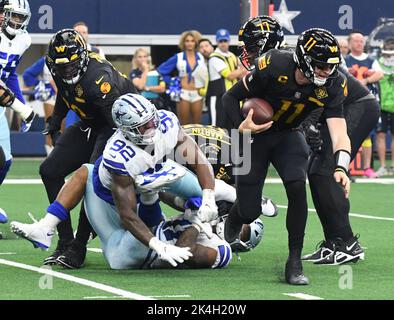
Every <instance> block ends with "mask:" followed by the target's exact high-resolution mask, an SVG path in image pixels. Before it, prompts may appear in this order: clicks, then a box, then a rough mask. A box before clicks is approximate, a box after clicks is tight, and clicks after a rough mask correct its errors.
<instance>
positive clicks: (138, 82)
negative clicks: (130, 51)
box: [129, 48, 166, 109]
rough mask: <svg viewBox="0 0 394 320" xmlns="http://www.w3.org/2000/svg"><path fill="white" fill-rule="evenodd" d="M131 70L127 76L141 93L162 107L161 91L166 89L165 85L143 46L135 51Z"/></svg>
mask: <svg viewBox="0 0 394 320" xmlns="http://www.w3.org/2000/svg"><path fill="white" fill-rule="evenodd" d="M131 63H132V67H133V70H131V72H130V75H129V78H130V80H131V81H132V82H133V84H134V86H135V87H136V88H137V89H138V90H139V91H141V94H142V95H143V96H144V97H145V98H147V99H149V100H150V101H151V102H152V103H153V104H154V105H155V106H156V108H158V109H163V108H164V102H163V99H162V98H161V97H160V94H161V93H164V92H165V91H166V85H165V82H164V80H163V78H162V77H161V75H160V74H159V73H158V72H157V71H156V70H155V69H154V67H153V65H152V62H151V56H150V54H149V52H148V51H147V50H145V49H144V48H139V49H137V50H136V51H135V53H134V56H133V60H132V61H131Z"/></svg>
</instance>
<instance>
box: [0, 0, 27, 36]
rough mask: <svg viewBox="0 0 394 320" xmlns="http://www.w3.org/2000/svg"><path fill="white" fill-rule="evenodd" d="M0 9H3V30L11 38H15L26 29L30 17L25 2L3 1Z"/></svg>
mask: <svg viewBox="0 0 394 320" xmlns="http://www.w3.org/2000/svg"><path fill="white" fill-rule="evenodd" d="M1 7H3V8H4V9H3V10H4V22H3V24H2V29H3V30H5V31H6V32H7V33H8V34H9V35H11V36H16V35H18V34H21V33H22V32H24V31H25V30H26V29H27V26H28V24H29V21H30V17H31V11H30V6H29V2H27V0H4V1H1V3H0V8H1Z"/></svg>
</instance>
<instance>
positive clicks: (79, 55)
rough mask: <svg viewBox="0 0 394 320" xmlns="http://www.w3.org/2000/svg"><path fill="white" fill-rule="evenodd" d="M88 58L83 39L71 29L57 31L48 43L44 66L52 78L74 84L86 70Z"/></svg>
mask: <svg viewBox="0 0 394 320" xmlns="http://www.w3.org/2000/svg"><path fill="white" fill-rule="evenodd" d="M88 63H89V56H88V50H87V45H86V42H85V40H84V38H83V37H82V36H81V35H80V34H79V33H78V32H77V31H75V30H73V29H63V30H60V31H58V32H57V33H56V34H55V35H54V36H53V38H52V39H51V41H50V42H49V47H48V53H47V56H46V64H47V66H48V69H49V71H50V72H51V74H52V75H53V76H54V77H59V78H60V79H62V81H63V82H65V83H67V84H76V83H77V82H78V81H79V80H80V79H81V78H82V76H83V75H84V74H85V72H86V71H87V69H88Z"/></svg>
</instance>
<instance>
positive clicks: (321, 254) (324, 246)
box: [302, 240, 334, 262]
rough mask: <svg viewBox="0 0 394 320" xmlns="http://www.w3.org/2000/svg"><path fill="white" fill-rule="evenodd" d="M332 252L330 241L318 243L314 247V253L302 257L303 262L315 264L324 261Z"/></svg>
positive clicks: (332, 247)
mask: <svg viewBox="0 0 394 320" xmlns="http://www.w3.org/2000/svg"><path fill="white" fill-rule="evenodd" d="M333 252H334V244H333V243H332V242H331V241H324V240H322V241H320V242H319V243H318V244H317V246H316V251H315V252H313V253H310V254H307V255H305V256H303V257H302V260H304V261H310V262H316V261H320V260H322V259H324V258H325V257H327V256H328V255H330V254H331V253H333Z"/></svg>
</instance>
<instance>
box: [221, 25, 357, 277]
mask: <svg viewBox="0 0 394 320" xmlns="http://www.w3.org/2000/svg"><path fill="white" fill-rule="evenodd" d="M267 23H268V22H267ZM263 28H267V29H268V30H272V29H273V28H271V25H269V27H266V24H263V27H261V28H260V29H263ZM279 28H280V26H279ZM335 49H337V50H335ZM340 62H341V57H340V54H339V49H338V43H337V41H336V39H335V38H334V37H333V36H332V34H331V33H329V32H328V31H326V30H323V29H310V30H307V31H305V32H303V33H302V34H301V35H300V37H299V39H298V42H297V50H296V53H295V54H293V53H292V52H288V51H279V50H276V49H273V50H270V51H268V53H266V54H265V55H263V56H261V57H260V58H259V59H258V61H257V62H256V65H255V69H254V70H253V71H252V72H251V73H250V74H249V75H247V76H246V77H244V79H243V80H242V81H240V82H239V83H238V84H237V85H235V86H234V87H233V88H232V89H231V90H230V91H229V92H228V93H227V94H226V95H225V96H224V104H225V110H226V112H227V116H228V117H229V118H230V119H231V121H232V123H233V126H234V127H235V128H238V130H239V131H240V132H242V133H244V132H247V131H249V132H250V131H251V132H252V134H253V136H252V141H253V142H252V144H251V146H252V159H251V161H252V169H251V172H250V173H249V174H247V175H244V176H237V180H236V186H237V199H238V203H237V205H236V206H234V208H233V209H232V210H231V211H230V214H229V218H228V219H227V220H226V225H225V238H226V240H227V241H228V242H229V243H232V244H233V245H236V243H237V237H238V235H239V231H240V227H241V226H242V223H248V222H251V221H253V220H254V219H255V217H257V216H258V215H259V210H258V208H259V205H258V204H257V203H259V202H260V199H261V190H262V187H263V184H264V179H265V176H266V173H267V169H268V165H269V163H270V162H271V163H272V164H273V165H274V167H275V168H276V170H277V171H278V173H279V175H280V176H281V178H282V180H283V182H284V186H285V189H286V193H287V197H288V211H287V222H286V226H287V229H288V232H289V258H288V260H287V263H286V269H285V278H286V281H287V282H288V283H290V284H295V285H303V284H308V283H309V280H308V278H307V277H305V276H304V274H303V271H302V263H301V251H302V247H303V238H304V232H305V225H306V219H307V202H306V189H305V179H306V168H307V161H308V148H307V145H306V142H305V139H304V137H303V135H302V134H301V133H300V132H297V131H296V130H294V129H295V128H297V127H298V126H299V125H300V123H301V122H302V121H303V120H304V119H305V118H306V117H307V116H308V115H309V114H310V112H311V111H313V110H315V109H323V110H324V111H323V115H324V116H325V117H326V118H327V125H328V128H329V132H330V135H331V138H332V141H333V142H332V148H333V151H334V153H335V157H336V167H335V172H333V173H332V174H334V176H335V179H336V181H337V182H338V183H340V184H341V185H342V187H343V188H344V191H345V192H346V196H348V193H349V191H350V181H349V178H348V176H347V174H346V173H345V171H347V169H348V166H349V161H350V141H349V138H348V136H347V133H346V122H345V120H344V119H343V101H344V99H345V96H346V90H347V84H346V82H347V81H346V78H345V77H344V76H343V75H342V74H341V73H339V72H338V70H337V68H338V65H339V64H340ZM250 97H260V98H263V99H265V100H267V101H268V102H269V103H270V104H271V106H272V107H273V109H274V117H273V121H271V122H269V123H266V124H262V125H257V124H255V123H254V122H253V121H252V115H253V112H252V111H250V112H249V114H248V116H247V118H246V119H245V120H244V119H243V117H242V115H241V112H240V109H239V101H242V100H244V99H246V98H250Z"/></svg>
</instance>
